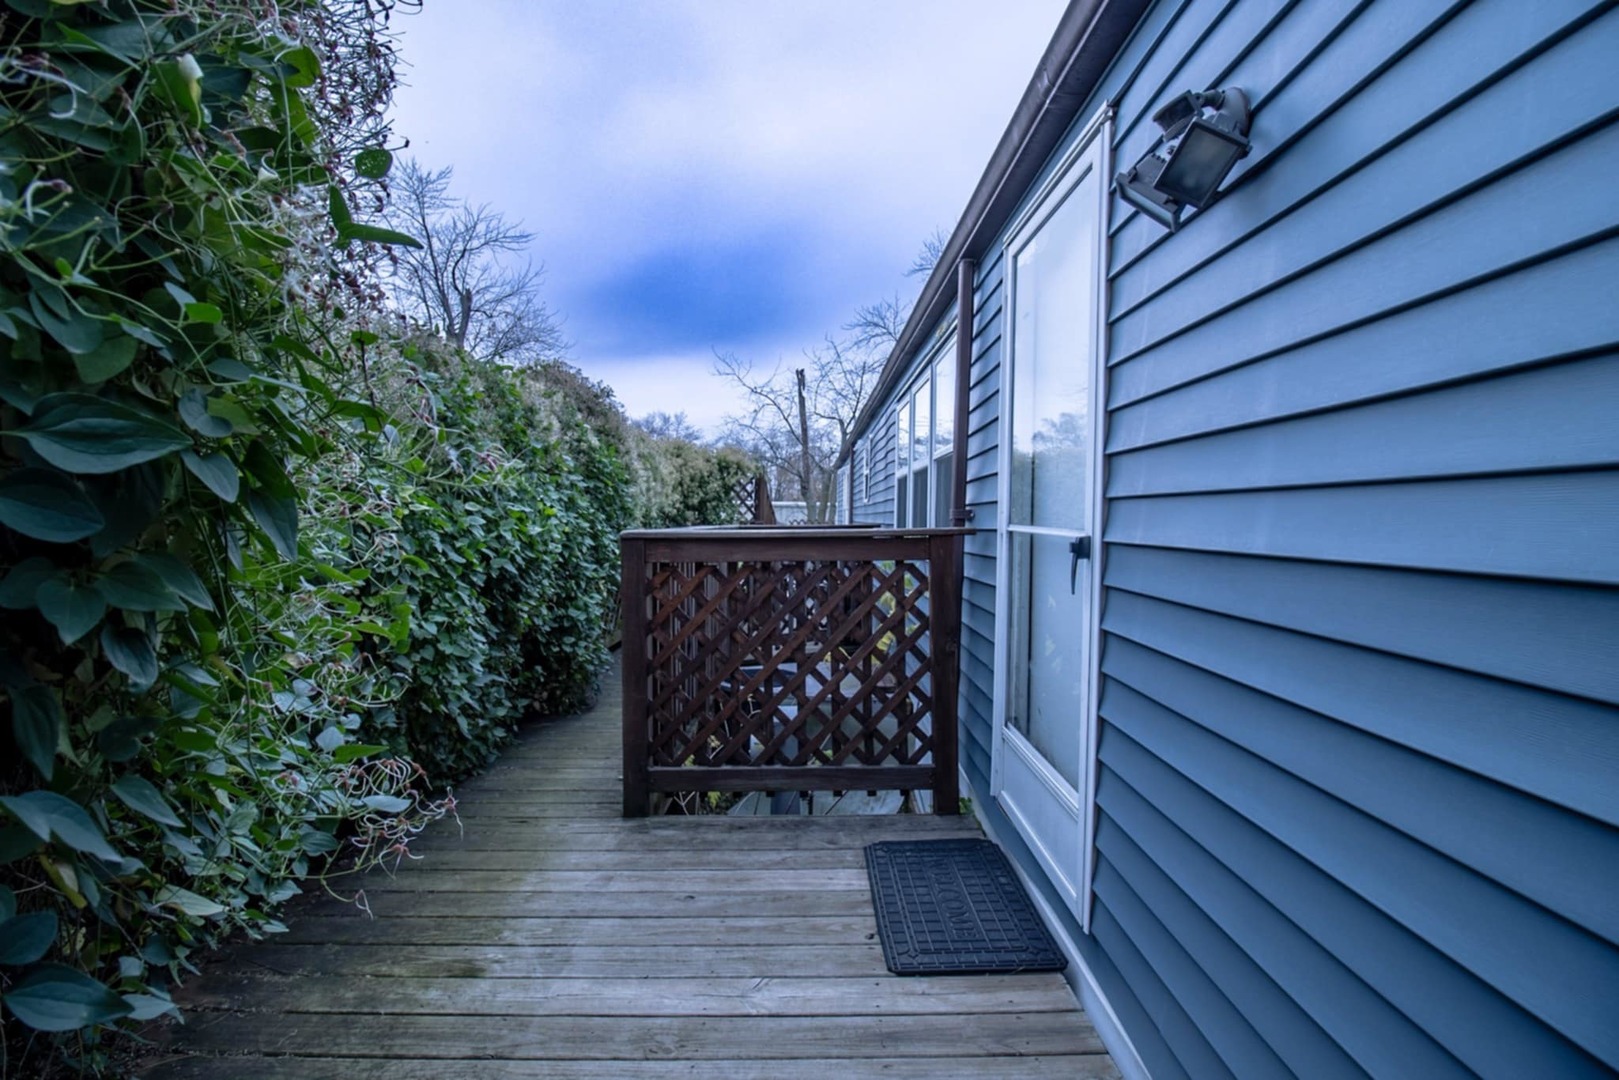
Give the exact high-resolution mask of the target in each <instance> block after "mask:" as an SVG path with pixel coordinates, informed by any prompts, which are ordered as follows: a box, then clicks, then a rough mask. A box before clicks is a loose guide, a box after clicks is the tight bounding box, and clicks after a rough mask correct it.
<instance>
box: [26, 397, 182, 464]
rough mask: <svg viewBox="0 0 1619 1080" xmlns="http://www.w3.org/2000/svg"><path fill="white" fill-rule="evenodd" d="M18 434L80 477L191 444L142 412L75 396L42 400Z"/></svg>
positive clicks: (96, 399)
mask: <svg viewBox="0 0 1619 1080" xmlns="http://www.w3.org/2000/svg"><path fill="white" fill-rule="evenodd" d="M13 434H15V435H17V436H19V437H20V438H23V439H27V440H28V442H29V445H31V446H32V447H33V448H34V450H35V451H37V452H38V454H39V456H40V457H42V458H44V459H45V460H46V461H48V462H50V463H51V464H52V465H55V466H56V467H57V468H60V469H66V470H68V471H69V472H76V473H110V472H117V471H118V470H120V469H127V468H128V467H129V466H131V465H139V464H140V463H141V462H143V461H151V460H153V459H154V458H160V457H162V456H164V455H165V454H169V453H172V452H173V451H175V450H183V449H185V448H187V447H189V446H190V445H191V437H190V436H189V435H187V434H186V433H185V432H183V431H181V430H180V429H179V428H177V427H175V426H174V425H172V424H170V423H168V422H167V421H165V420H161V419H159V418H158V417H156V416H153V415H152V414H151V413H149V412H146V411H145V410H143V409H137V408H133V407H131V406H129V405H121V404H119V403H118V402H115V401H108V400H106V399H105V398H99V397H95V396H94V395H91V394H75V393H66V394H51V395H49V396H48V397H44V398H41V399H40V401H39V405H38V407H37V408H36V410H35V412H34V418H33V419H32V420H31V421H30V422H29V423H28V424H27V425H25V426H24V427H21V428H18V429H17V430H16V431H15V432H13Z"/></svg>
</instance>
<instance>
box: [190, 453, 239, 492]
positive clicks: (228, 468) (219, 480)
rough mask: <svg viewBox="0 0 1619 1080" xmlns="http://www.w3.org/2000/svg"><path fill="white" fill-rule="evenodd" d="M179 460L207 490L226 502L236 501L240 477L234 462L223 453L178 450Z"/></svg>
mask: <svg viewBox="0 0 1619 1080" xmlns="http://www.w3.org/2000/svg"><path fill="white" fill-rule="evenodd" d="M180 460H181V461H183V462H184V463H185V467H186V469H187V470H189V471H190V473H191V475H192V476H195V477H196V478H197V479H198V480H201V481H202V482H203V484H204V485H206V486H207V488H208V490H209V491H211V492H213V493H214V494H215V495H218V496H219V497H220V498H221V499H223V500H224V501H226V502H228V503H232V502H235V501H236V497H237V496H238V495H240V494H241V492H242V477H241V474H240V473H238V472H237V471H236V462H234V461H232V460H231V459H230V458H229V457H227V456H225V455H224V454H199V453H197V452H196V451H195V450H182V451H180Z"/></svg>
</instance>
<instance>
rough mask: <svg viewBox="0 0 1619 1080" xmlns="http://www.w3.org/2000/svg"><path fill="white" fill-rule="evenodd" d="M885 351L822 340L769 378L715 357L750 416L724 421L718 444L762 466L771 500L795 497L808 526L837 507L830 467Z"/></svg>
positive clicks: (874, 379)
mask: <svg viewBox="0 0 1619 1080" xmlns="http://www.w3.org/2000/svg"><path fill="white" fill-rule="evenodd" d="M887 355H888V351H887V349H886V348H875V347H871V346H870V345H867V344H859V343H855V342H853V341H852V340H843V341H840V340H838V339H836V338H831V337H829V338H827V339H826V341H825V342H824V343H822V345H821V346H820V347H819V348H816V349H812V350H810V351H809V352H808V353H806V354H805V356H804V362H803V363H802V364H800V365H797V366H794V367H792V368H786V367H783V366H781V365H777V366H776V367H775V368H774V369H773V370H771V371H770V372H769V373H768V374H764V373H761V372H759V371H758V370H756V369H755V367H754V365H753V364H752V363H751V362H749V361H746V360H743V359H741V358H739V357H737V356H736V355H735V354H721V355H719V356H718V357H717V358H716V362H715V365H714V371H715V373H716V374H718V375H719V376H721V377H722V378H725V379H729V380H730V381H731V382H733V383H735V384H736V385H737V387H739V388H740V389H741V390H742V391H743V393H744V394H745V395H746V396H747V399H748V402H749V411H748V412H746V413H743V414H742V415H739V416H733V417H730V418H728V419H727V420H726V427H725V434H724V436H723V441H725V442H727V443H729V444H731V445H735V446H738V447H740V448H742V449H744V450H746V451H747V452H748V453H749V454H751V455H752V456H753V457H754V458H755V459H756V460H758V461H759V462H761V463H762V464H764V465H765V467H766V468H767V469H768V470H769V471H770V473H771V475H772V479H773V481H774V483H773V485H772V487H773V490H772V494H773V495H774V496H775V497H776V498H778V499H784V500H790V499H792V498H794V497H795V496H796V497H797V498H800V499H802V500H803V501H804V503H805V513H806V516H807V518H808V520H810V521H812V522H825V521H830V520H831V519H832V511H833V509H834V508H835V507H836V505H837V491H836V490H835V489H834V484H835V483H836V475H835V474H834V472H833V469H832V463H833V462H834V461H835V460H836V459H837V456H838V450H839V449H840V448H841V447H842V446H843V441H844V440H845V439H846V438H848V436H849V432H850V430H851V429H852V427H853V425H854V421H855V418H856V417H857V416H858V415H859V413H860V410H861V408H862V407H864V405H865V403H866V398H867V397H868V396H869V395H870V394H871V390H872V388H873V386H875V384H876V382H877V375H878V373H879V372H881V370H882V366H883V361H884V360H885V359H886V358H887Z"/></svg>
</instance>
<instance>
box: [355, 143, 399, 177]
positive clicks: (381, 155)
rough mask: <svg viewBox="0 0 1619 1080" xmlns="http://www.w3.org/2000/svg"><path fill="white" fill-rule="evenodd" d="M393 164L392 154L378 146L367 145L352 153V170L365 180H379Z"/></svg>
mask: <svg viewBox="0 0 1619 1080" xmlns="http://www.w3.org/2000/svg"><path fill="white" fill-rule="evenodd" d="M393 164H394V156H393V155H392V154H390V153H389V152H388V151H387V150H386V149H384V148H383V147H380V146H368V147H366V148H365V149H364V150H361V151H360V152H359V153H358V154H355V155H354V171H355V172H357V173H359V174H360V175H361V176H363V177H365V178H366V179H367V180H381V179H382V178H383V177H384V176H387V175H388V170H389V169H392V168H393Z"/></svg>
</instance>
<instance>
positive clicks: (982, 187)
mask: <svg viewBox="0 0 1619 1080" xmlns="http://www.w3.org/2000/svg"><path fill="white" fill-rule="evenodd" d="M1150 3H1151V0H1072V2H1071V3H1070V4H1069V5H1068V9H1067V10H1066V11H1064V12H1063V16H1062V20H1061V21H1060V22H1059V23H1058V24H1057V30H1056V32H1055V33H1054V34H1053V35H1052V37H1051V42H1050V44H1048V45H1047V46H1046V51H1045V52H1044V53H1043V54H1042V55H1041V57H1040V63H1039V64H1038V65H1037V66H1036V68H1035V71H1034V76H1033V78H1031V79H1030V80H1029V85H1028V86H1027V87H1026V88H1025V89H1024V91H1023V97H1022V98H1021V99H1020V100H1019V101H1018V106H1017V109H1016V110H1015V111H1014V112H1013V114H1012V120H1011V122H1010V123H1008V124H1007V126H1006V130H1005V131H1004V132H1003V133H1002V134H1001V138H1000V141H999V142H998V143H996V145H995V152H994V153H993V154H991V155H990V159H989V164H988V165H987V166H985V168H984V173H983V175H982V176H981V177H979V180H978V185H977V186H976V187H975V188H974V189H973V193H972V196H971V197H970V198H969V199H968V200H967V207H966V209H965V210H964V211H963V212H962V215H961V219H960V220H959V221H957V222H956V227H955V229H954V230H953V231H952V232H951V233H950V238H949V239H948V240H947V241H946V242H945V245H944V249H943V250H942V251H941V252H940V254H939V261H938V262H937V263H936V264H935V265H934V267H933V272H932V273H930V274H929V275H928V279H927V282H926V283H925V284H924V285H923V286H922V293H921V295H920V296H919V297H917V301H916V306H915V307H913V308H912V309H911V316H910V318H909V319H907V320H906V322H905V327H904V329H903V330H901V331H900V336H899V340H898V342H897V343H896V344H895V345H894V348H893V350H892V351H891V352H890V353H889V354H888V360H887V362H886V363H884V365H883V370H882V373H881V374H880V375H879V376H878V377H877V385H876V386H875V387H874V388H873V390H872V393H871V396H870V397H869V398H868V399H867V401H866V404H865V406H864V407H862V409H861V410H860V413H859V415H858V416H856V417H855V422H854V424H853V426H852V427H851V428H850V435H849V437H848V439H847V440H846V441H845V442H844V444H843V446H842V447H840V448H839V451H838V458H837V461H836V463H835V464H834V466H833V467H834V468H841V467H842V465H843V463H844V462H845V461H847V460H848V458H849V455H850V453H851V452H852V450H853V448H854V444H855V442H856V441H857V440H858V439H859V438H860V436H861V435H863V434H864V433H865V431H866V429H867V428H868V427H869V426H870V425H871V423H872V420H873V419H874V418H875V415H876V412H877V409H878V407H879V406H880V405H881V404H882V402H883V401H884V400H885V399H886V398H887V397H888V395H889V394H891V393H893V391H894V390H895V388H896V386H897V384H898V383H899V380H900V378H901V377H902V376H903V375H904V374H905V370H906V368H907V367H909V365H910V360H911V358H912V357H913V356H914V354H915V353H916V351H917V349H918V348H919V347H921V346H922V345H925V344H926V334H927V331H928V329H929V328H930V327H932V326H933V325H934V324H935V323H937V322H938V321H939V319H940V318H941V317H943V315H944V313H945V312H946V311H948V310H949V308H950V306H951V305H952V304H954V303H955V299H956V298H955V278H956V269H955V268H956V264H957V263H958V262H960V261H961V260H962V259H964V258H966V259H979V258H981V257H982V255H983V254H984V252H985V251H986V250H987V249H988V247H989V244H990V242H991V241H992V240H994V238H995V237H996V236H997V235H998V234H999V233H1000V231H1001V229H1002V227H1003V226H1005V224H1006V223H1007V221H1008V220H1009V219H1010V218H1011V215H1012V212H1013V211H1014V210H1015V209H1016V208H1017V206H1018V204H1019V203H1020V202H1021V201H1022V198H1023V193H1024V190H1025V189H1026V188H1027V187H1028V186H1029V184H1030V183H1031V182H1032V181H1033V180H1034V178H1035V176H1036V175H1038V173H1039V171H1040V170H1041V169H1042V168H1043V167H1044V166H1045V163H1046V161H1047V160H1048V159H1049V158H1050V156H1051V153H1052V151H1053V150H1055V149H1056V148H1057V145H1058V144H1059V143H1060V142H1061V140H1062V137H1063V135H1064V134H1066V133H1067V131H1068V129H1069V127H1070V126H1072V124H1073V122H1074V120H1075V119H1076V118H1077V117H1078V115H1079V111H1080V109H1081V108H1083V107H1084V105H1085V102H1086V101H1088V100H1089V99H1090V95H1091V92H1092V91H1093V90H1094V89H1095V88H1096V84H1097V82H1098V81H1100V79H1101V77H1102V73H1103V72H1105V71H1106V70H1107V68H1108V65H1109V64H1111V63H1112V62H1113V57H1114V56H1115V55H1116V54H1117V52H1118V50H1119V49H1120V47H1121V46H1123V44H1124V42H1125V40H1126V39H1127V38H1128V37H1129V36H1130V33H1131V31H1132V30H1134V29H1135V26H1136V23H1137V22H1139V21H1140V19H1141V16H1142V14H1143V13H1145V11H1146V10H1147V7H1148V6H1149V5H1150Z"/></svg>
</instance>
